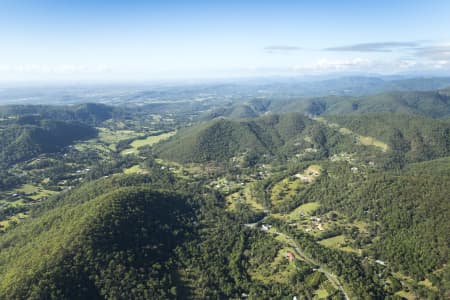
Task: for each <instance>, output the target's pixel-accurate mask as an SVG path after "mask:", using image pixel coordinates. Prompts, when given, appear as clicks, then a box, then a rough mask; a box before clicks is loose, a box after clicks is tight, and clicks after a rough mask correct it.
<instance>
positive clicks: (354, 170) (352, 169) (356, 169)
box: [350, 167, 358, 172]
mask: <svg viewBox="0 0 450 300" xmlns="http://www.w3.org/2000/svg"><path fill="white" fill-rule="evenodd" d="M350 170H351V171H352V172H358V168H357V167H352V168H351V169H350Z"/></svg>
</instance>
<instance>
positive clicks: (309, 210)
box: [288, 202, 320, 220]
mask: <svg viewBox="0 0 450 300" xmlns="http://www.w3.org/2000/svg"><path fill="white" fill-rule="evenodd" d="M319 207H320V204H319V202H310V203H305V204H302V205H300V206H299V207H297V208H296V209H294V210H293V211H292V212H291V213H290V214H289V215H288V217H289V219H292V220H294V219H298V218H299V217H300V216H302V215H304V216H306V215H312V214H313V213H314V212H315V211H316V210H317V209H318V208H319Z"/></svg>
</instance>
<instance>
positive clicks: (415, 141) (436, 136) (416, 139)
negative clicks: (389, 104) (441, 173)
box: [326, 113, 450, 162]
mask: <svg viewBox="0 0 450 300" xmlns="http://www.w3.org/2000/svg"><path fill="white" fill-rule="evenodd" d="M326 118H327V120H329V121H331V122H334V123H338V124H339V125H340V126H342V127H345V128H348V129H350V130H352V131H354V132H356V133H358V134H361V135H365V136H371V137H375V138H377V139H379V140H381V141H383V142H385V143H387V144H389V145H390V147H391V149H392V151H391V154H394V155H397V156H398V157H396V159H397V161H398V162H402V161H403V162H417V161H424V160H429V159H434V158H439V157H445V156H449V155H450V120H435V119H430V118H424V117H421V116H416V115H405V114H391V113H376V114H362V115H357V116H356V115H355V116H339V117H336V116H327V117H326Z"/></svg>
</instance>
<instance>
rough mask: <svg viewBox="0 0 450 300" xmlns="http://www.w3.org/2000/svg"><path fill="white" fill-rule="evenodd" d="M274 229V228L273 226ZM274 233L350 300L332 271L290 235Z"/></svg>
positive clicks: (253, 225)
mask: <svg viewBox="0 0 450 300" xmlns="http://www.w3.org/2000/svg"><path fill="white" fill-rule="evenodd" d="M267 217H268V215H266V216H264V217H262V218H261V219H260V220H258V221H256V222H254V223H248V224H244V226H247V227H250V228H255V227H257V226H258V225H259V224H261V223H262V222H263V221H264V220H265V219H266V218H267ZM273 229H275V228H273ZM275 234H277V235H279V236H282V237H284V238H285V239H286V240H287V241H288V242H289V244H290V246H291V247H292V248H294V250H295V252H296V254H297V255H298V256H300V257H301V258H302V259H303V260H304V261H306V262H307V263H308V264H310V265H313V266H319V268H318V269H317V271H318V272H321V273H323V274H324V275H325V276H326V277H327V278H328V280H330V281H331V282H332V283H333V284H334V285H335V286H337V288H338V289H339V290H340V291H341V292H342V294H343V295H344V298H345V300H350V297H349V296H348V294H347V293H346V292H345V290H344V287H343V286H342V284H341V282H340V281H339V278H338V277H337V276H336V275H334V274H333V273H330V272H329V271H327V270H326V269H324V268H323V267H322V266H321V265H320V264H319V263H318V262H317V261H315V260H314V259H312V258H311V257H309V256H308V255H306V254H305V253H304V252H303V251H302V250H301V249H300V247H299V246H298V244H297V242H295V240H294V239H292V237H290V236H289V235H287V234H285V233H282V232H279V231H275Z"/></svg>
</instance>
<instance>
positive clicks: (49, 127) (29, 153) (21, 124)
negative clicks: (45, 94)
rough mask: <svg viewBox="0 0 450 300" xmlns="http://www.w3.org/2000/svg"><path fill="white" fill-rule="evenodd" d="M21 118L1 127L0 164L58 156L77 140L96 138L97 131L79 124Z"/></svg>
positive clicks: (6, 164) (5, 164)
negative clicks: (57, 153)
mask: <svg viewBox="0 0 450 300" xmlns="http://www.w3.org/2000/svg"><path fill="white" fill-rule="evenodd" d="M26 119H27V120H25V118H21V119H19V120H18V121H17V122H16V123H15V124H12V125H8V126H4V127H0V161H1V163H0V164H1V165H3V166H8V165H10V164H13V163H15V162H19V161H23V160H26V159H30V158H32V157H33V156H36V155H38V154H41V153H47V152H55V151H58V150H60V149H61V148H62V147H64V146H67V145H69V144H71V143H72V142H73V141H75V140H82V139H87V138H92V137H95V136H96V135H97V130H96V129H95V128H93V127H91V126H89V125H85V124H81V123H76V122H63V121H52V120H46V119H40V118H37V117H36V118H35V117H33V118H26Z"/></svg>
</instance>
